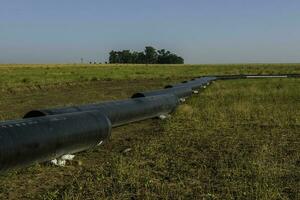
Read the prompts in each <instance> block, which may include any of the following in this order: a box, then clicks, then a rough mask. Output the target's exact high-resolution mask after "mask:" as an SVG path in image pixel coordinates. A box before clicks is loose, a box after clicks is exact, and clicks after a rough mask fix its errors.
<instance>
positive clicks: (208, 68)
mask: <svg viewBox="0 0 300 200" xmlns="http://www.w3.org/2000/svg"><path fill="white" fill-rule="evenodd" d="M299 72H300V65H299V64H276V65H274V64H252V65H251V64H240V65H78V64H77V65H76V64H74V65H71V64H69V65H0V75H1V76H0V85H1V86H2V87H16V86H22V85H33V84H39V85H45V84H53V83H62V82H74V81H89V80H91V81H93V80H98V79H99V80H127V79H149V78H174V77H178V78H186V77H194V76H200V75H207V74H210V75H213V74H215V75H217V74H241V73H244V74H247V73H250V74H256V73H259V74H262V73H264V74H272V73H299Z"/></svg>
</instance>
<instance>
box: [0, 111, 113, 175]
mask: <svg viewBox="0 0 300 200" xmlns="http://www.w3.org/2000/svg"><path fill="white" fill-rule="evenodd" d="M110 132H111V123H110V121H109V119H108V118H107V117H106V116H104V115H103V114H101V113H100V112H99V111H89V112H77V113H69V114H62V115H52V116H46V117H37V118H29V119H22V120H16V121H8V122H1V123H0V171H4V170H7V169H11V168H15V167H19V166H24V165H29V164H32V163H35V162H44V161H48V160H52V159H55V158H58V157H61V156H63V155H66V154H72V153H76V152H80V151H84V150H87V149H90V148H92V147H94V146H96V145H97V144H99V143H101V142H102V141H103V140H106V139H107V138H108V137H109V136H110Z"/></svg>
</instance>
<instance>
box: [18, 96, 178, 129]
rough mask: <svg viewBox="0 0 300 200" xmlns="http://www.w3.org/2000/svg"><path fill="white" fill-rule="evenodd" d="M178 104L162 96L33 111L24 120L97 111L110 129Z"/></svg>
mask: <svg viewBox="0 0 300 200" xmlns="http://www.w3.org/2000/svg"><path fill="white" fill-rule="evenodd" d="M178 103H179V99H178V98H177V97H176V96H175V95H173V94H162V95H155V96H149V97H144V98H132V99H128V100H123V101H110V102H104V103H98V104H89V105H83V106H71V107H65V108H55V109H45V110H33V111H30V112H28V113H26V114H25V116H24V118H32V117H41V116H48V115H59V114H65V113H74V112H81V111H91V110H97V111H99V112H101V113H103V114H104V115H105V116H107V118H108V119H109V120H110V121H111V124H112V127H118V126H122V125H125V124H129V123H132V122H136V121H142V120H145V119H150V118H155V117H159V116H160V115H166V114H169V113H171V112H173V111H174V110H175V109H176V107H177V105H178Z"/></svg>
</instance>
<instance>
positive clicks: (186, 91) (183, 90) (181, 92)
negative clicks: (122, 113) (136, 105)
mask: <svg viewBox="0 0 300 200" xmlns="http://www.w3.org/2000/svg"><path fill="white" fill-rule="evenodd" d="M192 93H193V91H192V89H191V88H189V87H183V86H182V87H175V88H166V89H162V90H155V91H147V92H138V93H135V94H133V95H132V96H131V98H140V97H148V96H156V95H165V94H174V95H175V96H176V97H178V98H179V99H182V98H186V97H189V96H191V95H192Z"/></svg>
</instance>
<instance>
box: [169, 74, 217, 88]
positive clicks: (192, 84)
mask: <svg viewBox="0 0 300 200" xmlns="http://www.w3.org/2000/svg"><path fill="white" fill-rule="evenodd" d="M215 80H217V78H216V77H202V78H197V79H194V80H191V81H183V82H182V83H179V84H174V85H166V86H165V88H176V87H189V88H191V89H192V90H197V89H200V88H202V87H203V86H206V85H208V84H209V83H210V82H212V81H215Z"/></svg>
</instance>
